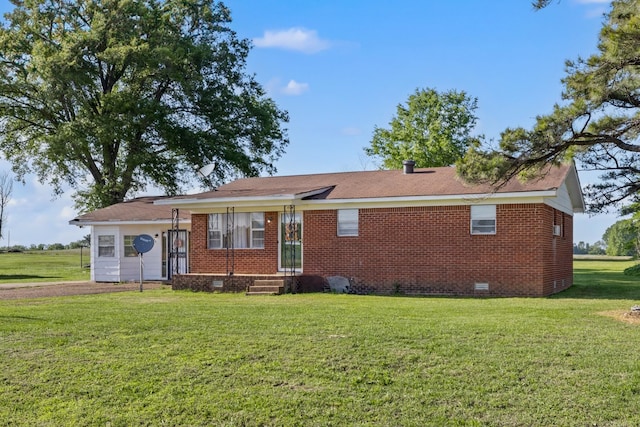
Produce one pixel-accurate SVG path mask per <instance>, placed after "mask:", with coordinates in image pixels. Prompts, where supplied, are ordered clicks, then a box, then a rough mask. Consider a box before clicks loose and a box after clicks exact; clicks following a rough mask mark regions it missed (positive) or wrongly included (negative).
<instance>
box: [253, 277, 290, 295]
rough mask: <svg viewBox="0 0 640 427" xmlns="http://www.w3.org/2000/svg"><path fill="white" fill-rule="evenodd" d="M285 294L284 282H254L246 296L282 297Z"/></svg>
mask: <svg viewBox="0 0 640 427" xmlns="http://www.w3.org/2000/svg"><path fill="white" fill-rule="evenodd" d="M283 293H284V280H254V281H253V285H251V286H249V289H248V291H247V292H246V295H280V294H283Z"/></svg>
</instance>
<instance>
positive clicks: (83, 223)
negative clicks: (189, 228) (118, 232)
mask: <svg viewBox="0 0 640 427" xmlns="http://www.w3.org/2000/svg"><path fill="white" fill-rule="evenodd" d="M183 222H186V223H191V219H182V218H180V223H183ZM141 224H142V225H156V224H171V219H158V220H143V221H136V220H134V219H131V220H126V221H121V220H117V219H116V220H106V221H83V220H78V221H76V220H73V219H72V220H71V221H69V225H76V226H78V227H80V226H83V227H84V226H88V225H141Z"/></svg>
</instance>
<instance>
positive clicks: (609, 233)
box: [602, 219, 640, 256]
mask: <svg viewBox="0 0 640 427" xmlns="http://www.w3.org/2000/svg"><path fill="white" fill-rule="evenodd" d="M639 231H640V230H638V223H637V222H636V221H635V220H633V219H622V220H620V221H616V222H615V223H614V224H613V225H611V226H610V227H609V228H607V230H606V231H605V232H604V234H603V235H602V240H604V242H605V243H606V244H607V255H614V256H619V255H631V256H634V255H636V254H637V253H638V251H637V249H638V247H637V244H638V243H639V242H638V232H639Z"/></svg>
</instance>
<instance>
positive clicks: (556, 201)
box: [544, 182, 573, 215]
mask: <svg viewBox="0 0 640 427" xmlns="http://www.w3.org/2000/svg"><path fill="white" fill-rule="evenodd" d="M556 194H557V195H556V197H547V198H545V199H544V202H545V204H547V205H549V206H551V207H553V208H556V209H558V210H559V211H562V212H564V213H566V214H569V215H573V203H571V196H569V190H568V189H567V183H566V182H563V183H562V186H560V188H558V191H557V193H556Z"/></svg>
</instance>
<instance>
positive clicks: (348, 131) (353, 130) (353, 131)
mask: <svg viewBox="0 0 640 427" xmlns="http://www.w3.org/2000/svg"><path fill="white" fill-rule="evenodd" d="M361 133H362V130H360V129H359V128H357V127H347V128H344V129H342V134H343V135H346V136H358V135H360V134H361Z"/></svg>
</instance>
